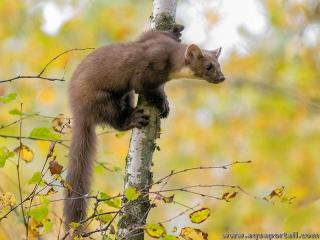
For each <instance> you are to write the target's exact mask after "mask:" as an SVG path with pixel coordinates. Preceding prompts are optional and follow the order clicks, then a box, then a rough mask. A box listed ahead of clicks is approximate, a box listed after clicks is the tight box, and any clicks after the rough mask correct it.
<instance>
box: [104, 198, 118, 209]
mask: <svg viewBox="0 0 320 240" xmlns="http://www.w3.org/2000/svg"><path fill="white" fill-rule="evenodd" d="M104 202H105V203H106V204H108V205H109V206H110V207H114V208H120V207H121V199H120V198H115V199H113V200H106V201H104Z"/></svg>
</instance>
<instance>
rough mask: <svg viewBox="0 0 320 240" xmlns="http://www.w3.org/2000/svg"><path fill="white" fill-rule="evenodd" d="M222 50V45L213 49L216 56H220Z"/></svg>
mask: <svg viewBox="0 0 320 240" xmlns="http://www.w3.org/2000/svg"><path fill="white" fill-rule="evenodd" d="M221 50H222V47H219V48H217V49H215V50H212V51H211V53H212V54H213V55H214V56H215V57H216V58H219V57H220V54H221Z"/></svg>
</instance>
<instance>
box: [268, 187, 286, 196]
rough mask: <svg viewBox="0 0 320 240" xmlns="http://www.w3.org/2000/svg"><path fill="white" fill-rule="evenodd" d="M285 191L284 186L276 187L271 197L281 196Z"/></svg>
mask: <svg viewBox="0 0 320 240" xmlns="http://www.w3.org/2000/svg"><path fill="white" fill-rule="evenodd" d="M283 192H284V187H283V186H282V187H281V188H276V189H274V190H272V192H271V193H270V194H269V198H273V197H275V196H277V197H281V196H282V195H283Z"/></svg>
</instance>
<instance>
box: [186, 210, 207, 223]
mask: <svg viewBox="0 0 320 240" xmlns="http://www.w3.org/2000/svg"><path fill="white" fill-rule="evenodd" d="M209 216H210V209H209V208H201V209H199V210H197V211H194V212H192V213H190V215H189V218H190V220H191V222H193V223H202V222H204V221H205V220H207V218H208V217H209Z"/></svg>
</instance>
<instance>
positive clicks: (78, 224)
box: [69, 222, 81, 230]
mask: <svg viewBox="0 0 320 240" xmlns="http://www.w3.org/2000/svg"><path fill="white" fill-rule="evenodd" d="M80 226H81V224H80V223H78V222H71V223H69V227H70V228H71V229H73V230H75V229H77V228H78V227H80Z"/></svg>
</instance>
